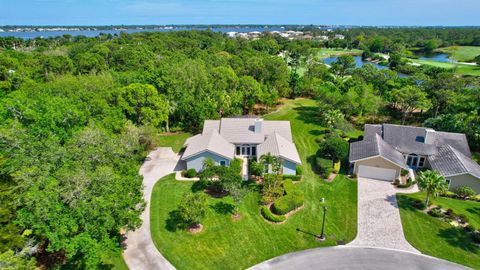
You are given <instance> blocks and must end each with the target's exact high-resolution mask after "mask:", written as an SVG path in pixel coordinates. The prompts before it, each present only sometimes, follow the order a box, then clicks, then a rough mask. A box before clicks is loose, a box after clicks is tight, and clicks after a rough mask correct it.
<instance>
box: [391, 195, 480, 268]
mask: <svg viewBox="0 0 480 270" xmlns="http://www.w3.org/2000/svg"><path fill="white" fill-rule="evenodd" d="M397 198H398V201H399V207H400V215H401V217H402V225H403V230H404V233H405V237H406V238H407V240H408V242H410V244H412V245H413V246H414V247H415V248H417V249H418V250H420V251H421V252H422V253H425V254H427V255H431V256H434V257H439V258H442V259H445V260H449V261H452V262H456V263H459V264H463V265H466V266H469V267H472V268H475V269H480V247H479V246H478V245H475V244H473V242H472V241H471V240H470V238H469V235H468V234H467V233H466V232H465V231H464V230H463V229H457V228H455V227H453V226H452V225H450V224H449V223H447V222H444V221H442V220H439V219H436V218H434V217H431V216H429V215H427V214H425V213H423V212H421V211H419V210H416V209H414V208H412V207H410V205H409V202H408V200H409V199H411V198H418V199H422V200H423V199H424V198H425V194H424V193H416V194H408V195H406V194H399V195H397ZM432 203H434V204H436V205H441V206H442V207H443V208H446V209H448V208H451V209H453V211H454V212H455V213H458V214H465V215H467V216H468V217H469V219H470V223H471V224H472V225H474V226H477V228H478V225H479V224H480V203H478V202H466V201H461V200H456V199H449V198H436V199H433V200H432Z"/></svg>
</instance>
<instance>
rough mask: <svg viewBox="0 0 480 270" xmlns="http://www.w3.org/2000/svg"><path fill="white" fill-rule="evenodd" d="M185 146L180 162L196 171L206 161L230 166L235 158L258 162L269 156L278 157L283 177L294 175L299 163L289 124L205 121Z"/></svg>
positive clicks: (252, 120) (241, 119) (244, 119)
mask: <svg viewBox="0 0 480 270" xmlns="http://www.w3.org/2000/svg"><path fill="white" fill-rule="evenodd" d="M185 146H186V149H185V151H184V153H183V155H182V160H184V161H185V162H186V165H187V168H188V169H192V168H193V169H195V170H196V171H201V170H202V169H203V163H204V160H205V159H207V158H211V159H212V160H213V161H214V162H215V164H217V165H222V166H229V165H230V162H231V161H232V160H233V159H234V158H235V157H239V158H243V159H247V158H248V159H252V158H256V159H257V160H259V159H260V157H261V156H262V155H264V154H268V153H270V154H272V155H274V156H278V157H280V159H281V161H282V166H283V169H282V170H283V173H284V174H289V175H295V174H296V166H297V165H299V164H301V161H300V156H299V155H298V151H297V148H296V147H295V144H294V143H293V141H292V131H291V128H290V122H289V121H266V120H263V119H261V118H250V117H238V118H222V119H220V120H205V122H204V124H203V130H202V133H201V134H197V135H195V136H193V137H190V138H188V139H187V140H186V142H185Z"/></svg>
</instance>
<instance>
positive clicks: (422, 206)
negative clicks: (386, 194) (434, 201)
mask: <svg viewBox="0 0 480 270" xmlns="http://www.w3.org/2000/svg"><path fill="white" fill-rule="evenodd" d="M411 205H412V206H413V207H415V208H417V209H419V210H425V209H426V208H427V205H426V204H425V202H423V201H422V200H419V199H413V200H412V201H411Z"/></svg>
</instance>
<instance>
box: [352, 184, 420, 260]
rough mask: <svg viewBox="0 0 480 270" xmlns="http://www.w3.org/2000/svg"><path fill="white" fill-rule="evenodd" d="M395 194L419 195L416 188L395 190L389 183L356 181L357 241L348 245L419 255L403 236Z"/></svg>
mask: <svg viewBox="0 0 480 270" xmlns="http://www.w3.org/2000/svg"><path fill="white" fill-rule="evenodd" d="M397 192H400V193H413V192H418V189H417V187H416V186H414V187H412V188H410V189H397V188H395V187H394V186H393V185H392V184H391V182H388V181H382V180H374V179H367V178H358V225H357V226H358V227H357V237H356V238H355V240H353V241H352V242H351V243H349V244H348V245H350V246H365V247H379V248H390V249H398V250H404V251H409V252H414V253H420V252H419V251H418V250H416V249H415V248H414V247H412V246H411V245H410V244H409V243H408V242H407V240H406V239H405V236H404V234H403V228H402V222H401V220H400V211H399V209H398V204H397V197H396V196H395V195H396V193H397Z"/></svg>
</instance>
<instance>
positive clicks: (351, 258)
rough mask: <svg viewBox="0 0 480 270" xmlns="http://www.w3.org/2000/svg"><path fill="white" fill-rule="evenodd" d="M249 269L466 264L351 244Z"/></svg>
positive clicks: (452, 267) (376, 269)
mask: <svg viewBox="0 0 480 270" xmlns="http://www.w3.org/2000/svg"><path fill="white" fill-rule="evenodd" d="M250 269H251V270H267V269H268V270H270V269H272V270H273V269H275V270H296V269H305V270H307V269H322V270H405V269H408V270H440V269H441V270H465V269H469V268H467V267H464V266H461V265H458V264H455V263H451V262H449V261H445V260H442V259H438V258H434V257H430V256H426V255H421V254H415V253H411V252H405V251H399V250H392V249H384V248H367V247H353V246H336V247H327V248H315V249H309V250H304V251H299V252H293V253H288V254H285V255H282V256H279V257H276V258H273V259H271V260H268V261H265V262H262V263H260V264H258V265H255V266H253V267H252V268H250Z"/></svg>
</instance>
